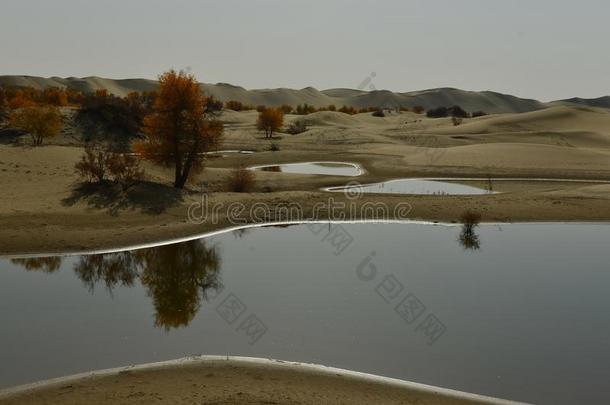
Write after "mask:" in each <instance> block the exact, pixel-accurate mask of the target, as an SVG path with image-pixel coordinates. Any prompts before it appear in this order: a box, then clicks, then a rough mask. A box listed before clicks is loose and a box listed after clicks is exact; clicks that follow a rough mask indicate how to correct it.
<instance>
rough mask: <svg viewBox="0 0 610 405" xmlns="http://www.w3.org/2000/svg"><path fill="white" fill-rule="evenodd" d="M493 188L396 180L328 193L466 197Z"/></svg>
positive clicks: (427, 181) (429, 181)
mask: <svg viewBox="0 0 610 405" xmlns="http://www.w3.org/2000/svg"><path fill="white" fill-rule="evenodd" d="M492 187H493V186H491V185H490V187H489V188H488V189H482V188H479V187H474V186H467V185H464V184H458V183H449V182H446V181H440V180H425V179H398V180H389V181H384V182H381V183H374V184H363V185H354V186H348V187H331V188H329V189H327V190H328V191H342V192H346V191H347V192H350V193H378V194H427V195H467V194H493V193H494V192H493V189H492Z"/></svg>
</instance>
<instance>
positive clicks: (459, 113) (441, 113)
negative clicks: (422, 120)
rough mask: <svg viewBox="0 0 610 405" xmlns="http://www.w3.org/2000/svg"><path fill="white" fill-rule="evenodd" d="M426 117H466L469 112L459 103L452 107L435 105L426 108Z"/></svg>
mask: <svg viewBox="0 0 610 405" xmlns="http://www.w3.org/2000/svg"><path fill="white" fill-rule="evenodd" d="M426 115H427V116H428V118H445V117H449V116H451V117H458V118H468V117H469V114H468V113H467V112H466V111H465V110H464V109H463V108H462V107H460V106H459V105H454V106H453V107H437V108H434V109H432V110H428V112H427V113H426Z"/></svg>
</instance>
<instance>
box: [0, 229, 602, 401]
mask: <svg viewBox="0 0 610 405" xmlns="http://www.w3.org/2000/svg"><path fill="white" fill-rule="evenodd" d="M609 240H610V226H609V225H605V224H510V225H482V226H480V227H477V228H463V227H461V226H444V225H436V226H433V225H425V224H371V223H366V224H309V225H296V226H289V227H264V228H251V229H247V230H241V231H234V232H230V233H224V234H220V235H216V236H213V237H209V238H206V239H197V240H194V241H190V242H184V243H178V244H173V245H166V246H162V247H156V248H147V249H141V250H133V251H126V252H118V253H109V254H97V255H88V256H87V255H83V256H69V257H46V258H26V259H0V270H1V271H0V297H2V298H1V301H0V302H1V304H0V321H1V322H2V334H1V335H0V359H1V360H2V367H0V386H3V387H6V386H13V385H16V384H21V383H26V382H31V381H35V380H40V379H45V378H50V377H57V376H61V375H66V374H73V373H76V372H82V371H87V370H92V369H100V368H109V367H116V366H121V365H128V364H137V363H147V362H153V361H160V360H167V359H172V358H179V357H183V356H187V355H193V354H219V355H224V354H231V355H244V356H255V357H270V358H279V359H285V360H295V361H302V362H313V363H321V364H325V365H331V366H337V367H341V368H347V369H353V370H358V371H364V372H369V373H375V374H380V375H385V376H389V377H396V378H401V379H406V380H410V381H416V382H421V383H426V384H432V385H437V386H443V387H448V388H454V389H459V390H463V391H468V392H474V393H479V394H486V395H491V396H495V397H501V398H507V399H513V400H521V401H528V402H534V403H541V404H545V403H546V404H574V403H588V404H593V403H600V404H601V403H607V399H608V394H609V393H610V389H609V388H608V386H607V377H608V366H607V365H608V364H610V345H609V344H608V342H609V340H610V316H609V315H608V307H609V305H610V272H609V271H608V262H610V252H609V250H608V241H609Z"/></svg>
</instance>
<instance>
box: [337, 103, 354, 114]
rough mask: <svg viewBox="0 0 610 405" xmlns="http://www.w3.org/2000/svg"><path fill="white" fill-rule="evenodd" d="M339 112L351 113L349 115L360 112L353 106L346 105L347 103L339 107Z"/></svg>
mask: <svg viewBox="0 0 610 405" xmlns="http://www.w3.org/2000/svg"><path fill="white" fill-rule="evenodd" d="M339 112H342V113H344V114H349V115H354V114H358V110H356V109H355V108H354V107H352V106H346V105H344V106H343V107H341V108H339Z"/></svg>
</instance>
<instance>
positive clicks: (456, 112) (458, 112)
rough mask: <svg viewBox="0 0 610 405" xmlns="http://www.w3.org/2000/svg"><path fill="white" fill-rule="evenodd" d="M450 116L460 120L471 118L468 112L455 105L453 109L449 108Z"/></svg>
mask: <svg viewBox="0 0 610 405" xmlns="http://www.w3.org/2000/svg"><path fill="white" fill-rule="evenodd" d="M449 114H450V115H451V116H452V117H458V118H468V117H470V114H468V113H467V112H466V110H464V109H463V108H462V107H460V106H459V105H454V106H453V107H451V108H449Z"/></svg>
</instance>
